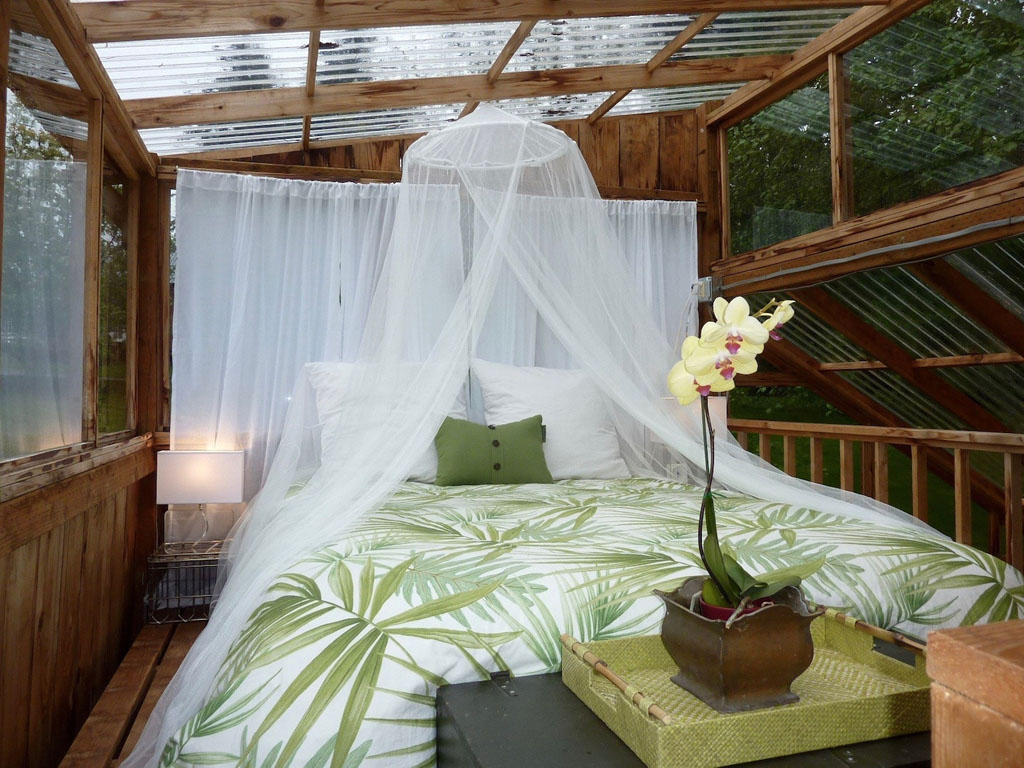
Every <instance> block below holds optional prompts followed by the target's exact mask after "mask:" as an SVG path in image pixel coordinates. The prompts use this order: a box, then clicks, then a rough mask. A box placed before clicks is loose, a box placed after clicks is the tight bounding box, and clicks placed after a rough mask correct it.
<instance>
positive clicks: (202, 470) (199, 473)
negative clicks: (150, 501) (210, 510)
mask: <svg viewBox="0 0 1024 768" xmlns="http://www.w3.org/2000/svg"><path fill="white" fill-rule="evenodd" d="M244 456H245V452H244V451H160V452H158V453H157V455H156V503H157V504H237V503H238V502H240V501H242V500H243V498H242V479H243V474H244V471H243V468H244Z"/></svg>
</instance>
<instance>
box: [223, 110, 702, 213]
mask: <svg viewBox="0 0 1024 768" xmlns="http://www.w3.org/2000/svg"><path fill="white" fill-rule="evenodd" d="M551 125H553V126H554V127H555V128H558V129H559V130H560V131H562V132H564V133H565V134H566V135H567V136H569V138H571V139H572V140H573V141H575V142H576V143H577V144H579V146H580V151H581V152H582V153H583V158H584V160H586V161H587V165H588V166H589V167H590V172H591V173H592V174H593V175H594V180H595V181H596V182H597V184H598V186H601V187H624V188H626V189H637V190H659V189H661V190H671V191H673V192H687V193H696V192H697V189H698V182H697V120H696V114H695V112H694V111H693V110H687V111H683V112H671V113H666V114H663V115H624V116H622V117H604V118H602V119H601V120H598V121H597V122H596V123H594V124H593V125H591V124H589V123H587V122H586V121H583V120H567V121H562V122H556V123H552V124H551ZM413 141H414V139H410V138H401V139H382V140H361V141H356V142H353V143H352V144H345V145H341V146H336V147H327V148H322V149H311V150H310V151H308V152H299V151H296V152H279V153H276V154H267V155H254V156H253V157H251V158H247V159H249V160H252V161H253V162H260V163H274V164H277V165H311V166H319V167H331V168H356V169H360V170H364V171H399V170H401V158H402V155H404V154H405V151H406V150H407V149H408V148H409V146H410V145H411V144H412V142H413ZM237 159H243V158H237ZM626 196H628V195H626Z"/></svg>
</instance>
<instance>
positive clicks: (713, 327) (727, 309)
mask: <svg viewBox="0 0 1024 768" xmlns="http://www.w3.org/2000/svg"><path fill="white" fill-rule="evenodd" d="M712 310H713V311H714V314H715V321H716V322H714V323H705V324H704V327H703V328H702V329H701V334H700V341H701V343H702V344H704V345H706V346H718V345H719V344H721V345H722V346H724V347H725V349H726V350H727V351H728V352H729V354H731V355H735V354H736V353H738V352H739V351H740V350H741V349H742V348H743V347H744V346H746V351H748V352H751V353H753V354H755V355H756V354H760V353H761V352H762V351H763V350H764V343H765V342H766V341H768V329H766V328H765V327H764V326H763V325H762V324H761V323H759V322H758V320H757V318H755V317H751V316H750V305H749V304H748V303H747V300H746V299H744V298H743V297H742V296H737V297H736V298H734V299H733V300H732V301H726V300H725V299H723V298H722V297H721V296H719V297H718V298H717V299H715V303H714V304H713V305H712Z"/></svg>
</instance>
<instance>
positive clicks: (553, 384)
mask: <svg viewBox="0 0 1024 768" xmlns="http://www.w3.org/2000/svg"><path fill="white" fill-rule="evenodd" d="M473 375H474V376H475V377H476V379H477V381H478V382H479V384H480V391H481V394H482V395H483V400H484V418H485V419H486V421H487V423H488V424H507V423H508V422H510V421H519V420H520V419H525V418H527V417H528V416H534V415H536V414H538V413H539V414H540V415H541V416H542V417H543V419H544V425H545V427H546V430H547V440H546V442H545V443H544V458H545V459H546V460H547V463H548V469H549V470H551V476H552V477H553V478H554V479H555V480H567V479H570V478H575V477H587V478H616V477H629V469H627V467H626V462H624V461H623V460H622V455H621V453H620V452H619V438H618V433H617V432H616V431H615V425H614V424H613V423H612V420H611V416H610V415H609V413H608V409H607V407H606V406H605V401H604V396H603V395H602V394H601V390H599V389H598V388H597V385H595V384H594V382H593V381H592V380H591V378H590V376H589V375H587V374H586V373H585V372H584V371H579V370H566V369H559V368H520V367H517V366H514V365H502V364H501V363H491V362H487V361H486V360H474V361H473Z"/></svg>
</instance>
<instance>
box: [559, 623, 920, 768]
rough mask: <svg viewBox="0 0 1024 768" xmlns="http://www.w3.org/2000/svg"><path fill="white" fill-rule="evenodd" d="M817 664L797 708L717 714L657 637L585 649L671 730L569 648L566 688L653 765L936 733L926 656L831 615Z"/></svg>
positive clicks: (711, 763) (703, 767) (817, 635)
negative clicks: (878, 647)
mask: <svg viewBox="0 0 1024 768" xmlns="http://www.w3.org/2000/svg"><path fill="white" fill-rule="evenodd" d="M811 635H812V637H813V639H814V661H813V662H812V663H811V666H810V667H809V668H808V669H807V671H806V672H804V673H803V674H802V675H801V676H800V677H799V678H797V679H796V681H795V682H794V683H793V691H795V692H796V693H797V694H799V696H800V701H799V702H797V703H796V704H789V705H786V706H782V707H773V708H770V709H761V710H755V711H752V712H737V713H734V714H719V713H718V712H716V711H715V710H713V709H711V708H710V707H708V706H707V705H706V704H704V703H703V702H702V701H700V700H699V699H697V698H696V697H695V696H692V695H691V694H689V693H687V692H686V691H684V690H683V689H682V688H680V687H679V686H677V685H676V684H675V683H673V682H672V681H671V680H669V678H670V677H671V676H672V675H674V674H675V673H676V672H677V671H678V669H677V668H676V666H675V664H674V663H673V662H672V659H671V657H669V655H668V653H667V652H666V651H665V648H664V646H663V645H662V644H661V638H660V637H659V636H657V635H655V636H650V637H634V638H623V639H620V640H605V641H601V642H593V643H588V644H586V645H587V648H588V649H589V650H591V651H592V652H593V653H595V654H597V655H598V656H599V657H601V659H603V660H604V661H605V662H606V663H607V665H608V667H609V668H610V669H611V670H612V671H613V672H615V673H616V674H618V675H620V676H622V677H624V678H625V679H626V680H627V681H628V682H629V683H631V684H632V685H634V686H636V687H637V688H639V689H640V690H641V691H643V692H644V693H645V694H646V695H647V696H648V697H649V698H650V699H652V700H653V701H654V702H655V703H656V704H658V705H659V706H660V707H662V708H663V709H664V710H665V711H666V712H668V713H669V714H670V715H671V716H672V723H671V724H670V725H664V724H662V723H661V722H658V721H656V720H655V719H653V718H652V717H650V716H648V715H647V714H646V713H645V712H643V711H641V710H640V709H639V708H638V707H637V706H636V705H635V704H633V703H632V702H631V701H630V700H629V699H628V698H627V697H626V695H625V694H624V693H622V692H621V691H619V689H618V688H616V687H615V686H614V685H612V684H611V683H610V682H608V680H606V679H605V678H604V677H603V676H601V675H599V674H598V673H596V672H594V671H593V669H592V668H591V667H590V666H589V665H588V664H587V663H586V662H584V661H583V660H582V659H580V658H578V657H577V656H575V655H574V654H573V653H572V652H571V651H569V650H568V649H566V648H564V647H563V649H562V681H563V682H564V683H565V684H566V685H567V686H568V687H569V688H570V689H571V690H572V691H573V693H575V694H576V695H577V696H578V697H579V698H580V699H581V700H582V701H583V702H584V703H585V704H586V705H587V706H588V707H590V709H591V710H593V712H594V714H596V715H597V716H598V717H600V718H601V720H603V721H604V722H605V724H606V725H607V726H608V727H609V728H611V729H612V730H613V731H614V732H615V733H616V734H617V735H618V736H619V738H621V739H622V740H623V741H624V742H626V744H627V745H629V747H630V748H631V749H632V750H633V751H634V752H636V754H637V755H638V756H639V757H640V759H641V760H643V761H644V763H645V764H647V765H648V766H649V768H680V767H685V768H714V767H715V766H723V765H733V764H735V763H742V762H746V761H749V760H761V759H766V758H769V757H779V756H781V755H792V754H795V753H798V752H807V751H810V750H814V749H826V748H829V747H838V746H841V745H843V744H854V743H857V742H861V741H872V740H875V739H884V738H887V737H889V736H899V735H901V734H905V733H916V732H918V731H926V730H928V728H929V706H928V686H929V682H930V681H929V679H928V676H927V675H926V674H925V670H924V659H923V658H920V657H919V658H918V659H917V664H916V666H914V667H911V666H909V665H907V664H904V663H902V662H900V661H897V660H895V659H892V658H889V657H888V656H885V655H883V654H881V653H878V652H877V651H874V650H872V638H871V637H870V636H868V635H867V634H864V633H863V632H859V631H857V630H856V629H852V628H851V627H848V626H845V625H842V624H839V623H837V622H836V621H834V620H832V619H829V618H819V619H817V620H815V621H814V622H813V623H812V624H811Z"/></svg>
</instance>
